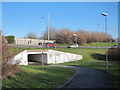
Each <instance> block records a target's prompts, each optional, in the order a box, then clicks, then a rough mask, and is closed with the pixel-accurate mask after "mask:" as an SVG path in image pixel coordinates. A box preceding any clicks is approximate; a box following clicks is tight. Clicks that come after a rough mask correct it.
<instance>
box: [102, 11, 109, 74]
mask: <svg viewBox="0 0 120 90" xmlns="http://www.w3.org/2000/svg"><path fill="white" fill-rule="evenodd" d="M102 15H103V16H105V31H106V72H107V71H108V40H107V13H102Z"/></svg>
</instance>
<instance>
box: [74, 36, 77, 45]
mask: <svg viewBox="0 0 120 90" xmlns="http://www.w3.org/2000/svg"><path fill="white" fill-rule="evenodd" d="M73 36H75V37H76V44H77V34H73Z"/></svg>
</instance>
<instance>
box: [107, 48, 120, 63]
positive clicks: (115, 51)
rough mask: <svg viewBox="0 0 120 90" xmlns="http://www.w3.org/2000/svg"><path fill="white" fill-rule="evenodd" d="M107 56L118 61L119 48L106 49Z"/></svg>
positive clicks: (119, 58) (119, 55) (119, 56)
mask: <svg viewBox="0 0 120 90" xmlns="http://www.w3.org/2000/svg"><path fill="white" fill-rule="evenodd" d="M108 57H109V60H111V61H120V48H111V49H109V50H108Z"/></svg>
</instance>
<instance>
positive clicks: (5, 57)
mask: <svg viewBox="0 0 120 90" xmlns="http://www.w3.org/2000/svg"><path fill="white" fill-rule="evenodd" d="M9 53H10V50H9V48H8V45H7V42H6V39H5V38H4V37H3V38H2V78H7V77H11V76H13V75H14V73H16V72H19V71H20V68H19V66H18V65H17V64H15V65H13V64H10V63H8V61H10V60H11V58H12V57H11V56H10V55H9Z"/></svg>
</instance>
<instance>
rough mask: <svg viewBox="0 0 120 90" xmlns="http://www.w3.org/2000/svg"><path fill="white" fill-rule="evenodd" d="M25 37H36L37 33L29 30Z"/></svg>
mask: <svg viewBox="0 0 120 90" xmlns="http://www.w3.org/2000/svg"><path fill="white" fill-rule="evenodd" d="M26 38H30V39H36V38H37V34H36V33H35V32H29V33H28V34H27V35H26Z"/></svg>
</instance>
